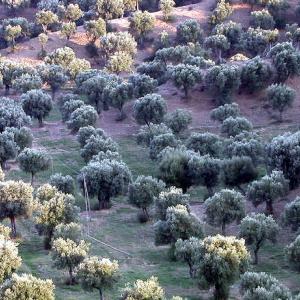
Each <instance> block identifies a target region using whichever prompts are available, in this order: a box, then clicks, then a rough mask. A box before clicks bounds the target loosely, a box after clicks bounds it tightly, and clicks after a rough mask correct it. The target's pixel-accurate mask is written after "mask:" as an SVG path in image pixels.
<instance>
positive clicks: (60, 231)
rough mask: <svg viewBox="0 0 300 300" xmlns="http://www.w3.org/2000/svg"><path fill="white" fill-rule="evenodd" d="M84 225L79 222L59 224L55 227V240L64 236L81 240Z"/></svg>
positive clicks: (77, 241)
mask: <svg viewBox="0 0 300 300" xmlns="http://www.w3.org/2000/svg"><path fill="white" fill-rule="evenodd" d="M81 227H82V226H81V225H80V224H78V223H74V222H71V223H68V224H58V225H57V226H55V228H54V232H53V240H56V239H58V238H62V239H63V240H67V239H69V240H72V241H74V242H76V243H79V242H80V237H81V231H82V228H81Z"/></svg>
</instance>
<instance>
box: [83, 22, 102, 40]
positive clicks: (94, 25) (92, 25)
mask: <svg viewBox="0 0 300 300" xmlns="http://www.w3.org/2000/svg"><path fill="white" fill-rule="evenodd" d="M84 29H85V32H86V35H87V37H88V39H89V40H90V42H91V43H92V44H95V42H96V40H97V39H98V38H100V37H102V36H104V35H105V34H106V23H105V21H104V20H103V19H101V18H99V19H97V20H90V21H86V22H85V23H84Z"/></svg>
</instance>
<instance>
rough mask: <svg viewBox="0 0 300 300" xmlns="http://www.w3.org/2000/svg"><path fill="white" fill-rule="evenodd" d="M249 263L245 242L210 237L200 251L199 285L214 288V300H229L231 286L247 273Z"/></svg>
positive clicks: (222, 237)
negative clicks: (241, 275)
mask: <svg viewBox="0 0 300 300" xmlns="http://www.w3.org/2000/svg"><path fill="white" fill-rule="evenodd" d="M248 261H249V253H248V251H247V248H246V246H245V244H244V240H239V239H237V238H235V237H232V236H231V237H224V236H221V235H216V236H213V237H212V236H208V237H206V238H204V239H203V241H202V243H201V248H200V250H199V256H198V263H199V268H198V273H197V276H198V278H199V284H200V286H201V287H204V288H209V287H210V286H214V287H215V293H214V299H216V300H217V299H224V300H225V299H228V298H229V287H230V285H232V284H233V283H234V282H235V280H236V279H237V278H238V277H239V276H240V274H242V273H244V272H245V271H246V269H247V266H248Z"/></svg>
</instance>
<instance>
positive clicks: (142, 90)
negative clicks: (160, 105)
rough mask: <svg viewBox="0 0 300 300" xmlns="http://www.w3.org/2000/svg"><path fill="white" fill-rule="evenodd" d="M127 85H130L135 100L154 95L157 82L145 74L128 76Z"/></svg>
mask: <svg viewBox="0 0 300 300" xmlns="http://www.w3.org/2000/svg"><path fill="white" fill-rule="evenodd" d="M128 83H130V84H131V86H132V89H133V95H134V97H136V98H140V97H144V96H146V95H147V94H152V93H154V92H155V90H156V87H157V80H155V79H153V78H151V77H150V76H148V75H145V74H134V75H131V76H129V78H128Z"/></svg>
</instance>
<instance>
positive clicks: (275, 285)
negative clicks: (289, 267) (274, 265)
mask: <svg viewBox="0 0 300 300" xmlns="http://www.w3.org/2000/svg"><path fill="white" fill-rule="evenodd" d="M241 290H242V293H243V299H248V300H256V299H272V300H273V299H274V300H275V299H282V300H289V299H291V292H290V291H289V289H288V288H287V287H285V286H284V285H282V284H281V283H280V282H279V281H278V280H277V279H276V278H275V277H273V276H272V275H270V274H267V273H264V272H260V273H255V272H246V273H245V274H243V275H242V277H241Z"/></svg>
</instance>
